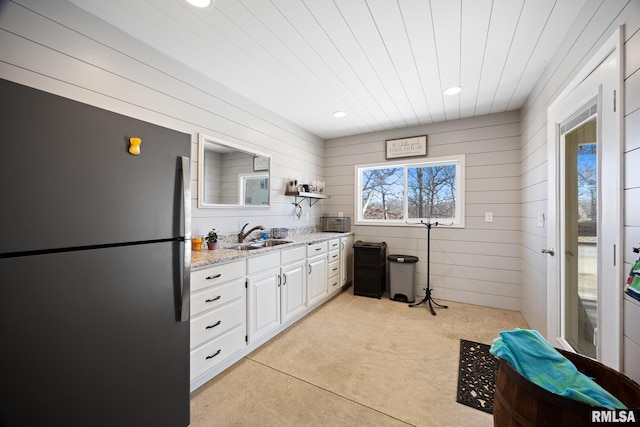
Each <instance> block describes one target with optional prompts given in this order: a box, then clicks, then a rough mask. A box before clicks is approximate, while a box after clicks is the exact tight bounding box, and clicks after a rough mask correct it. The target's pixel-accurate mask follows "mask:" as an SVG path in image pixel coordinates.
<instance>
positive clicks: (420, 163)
mask: <svg viewBox="0 0 640 427" xmlns="http://www.w3.org/2000/svg"><path fill="white" fill-rule="evenodd" d="M465 160H466V159H465V155H464V154H458V155H453V156H441V157H426V158H425V157H423V158H420V159H416V160H407V159H399V160H392V161H384V162H377V163H367V164H358V165H355V166H354V174H355V179H354V183H355V191H354V193H355V206H354V208H355V209H354V212H355V221H354V225H372V226H395V227H399V226H413V225H415V224H419V223H420V221H421V220H432V219H433V220H437V221H438V222H440V223H442V224H443V225H450V226H451V227H454V228H464V227H465V197H464V196H465ZM438 165H455V167H456V216H455V217H454V218H408V209H409V208H408V203H407V197H408V196H407V194H408V191H407V180H408V169H410V168H415V167H430V166H438ZM392 167H402V168H403V169H404V172H403V174H404V194H403V215H404V219H402V220H398V219H363V218H362V171H363V170H366V169H384V168H392Z"/></svg>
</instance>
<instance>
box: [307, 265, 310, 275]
mask: <svg viewBox="0 0 640 427" xmlns="http://www.w3.org/2000/svg"><path fill="white" fill-rule="evenodd" d="M307 274H311V264H309V273H307Z"/></svg>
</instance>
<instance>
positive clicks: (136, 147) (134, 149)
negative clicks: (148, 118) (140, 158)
mask: <svg viewBox="0 0 640 427" xmlns="http://www.w3.org/2000/svg"><path fill="white" fill-rule="evenodd" d="M141 142H142V140H141V139H140V138H129V144H130V145H129V152H130V153H131V154H133V155H135V156H137V155H138V154H140V143H141Z"/></svg>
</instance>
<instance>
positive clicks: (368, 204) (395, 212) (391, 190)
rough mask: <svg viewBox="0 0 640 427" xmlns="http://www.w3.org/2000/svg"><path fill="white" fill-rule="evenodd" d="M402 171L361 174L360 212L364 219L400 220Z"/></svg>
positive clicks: (390, 170) (372, 170)
mask: <svg viewBox="0 0 640 427" xmlns="http://www.w3.org/2000/svg"><path fill="white" fill-rule="evenodd" d="M403 187H404V170H403V169H402V168H385V169H369V170H365V171H363V173H362V212H363V217H364V218H366V219H402V211H403V209H402V205H403V204H402V199H403V195H404V194H403V192H402V189H403Z"/></svg>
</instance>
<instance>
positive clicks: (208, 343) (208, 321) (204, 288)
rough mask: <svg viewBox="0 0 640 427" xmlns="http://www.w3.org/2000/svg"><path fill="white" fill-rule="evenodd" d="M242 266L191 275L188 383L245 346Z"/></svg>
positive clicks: (204, 270) (219, 266)
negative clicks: (189, 366)
mask: <svg viewBox="0 0 640 427" xmlns="http://www.w3.org/2000/svg"><path fill="white" fill-rule="evenodd" d="M244 274H245V263H244V261H236V262H232V263H229V264H223V265H218V266H215V267H211V268H206V269H203V270H199V271H195V272H193V273H192V274H191V289H192V292H191V336H190V338H191V346H190V347H191V369H190V370H191V374H190V377H191V380H192V381H193V380H194V379H196V378H197V377H198V376H200V375H202V374H203V373H205V372H206V371H208V370H211V369H213V368H215V367H216V366H217V365H218V364H220V363H221V362H222V361H224V360H225V359H226V358H228V357H229V356H231V355H232V354H234V353H236V352H238V351H239V350H241V349H243V348H244V347H245V345H246V342H245V336H246V329H247V328H246V312H245V307H246V301H245V298H246V292H245V287H244Z"/></svg>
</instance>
